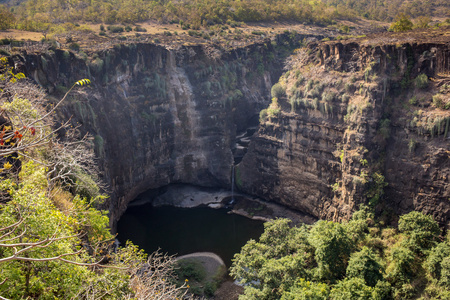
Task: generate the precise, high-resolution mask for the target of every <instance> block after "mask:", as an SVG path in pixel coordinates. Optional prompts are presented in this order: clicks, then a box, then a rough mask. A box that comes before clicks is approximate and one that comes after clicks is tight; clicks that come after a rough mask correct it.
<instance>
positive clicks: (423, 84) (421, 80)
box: [414, 74, 428, 89]
mask: <svg viewBox="0 0 450 300" xmlns="http://www.w3.org/2000/svg"><path fill="white" fill-rule="evenodd" d="M414 83H415V84H416V87H417V88H419V89H425V88H427V87H428V76H427V75H426V74H419V75H418V76H417V77H416V79H415V80H414Z"/></svg>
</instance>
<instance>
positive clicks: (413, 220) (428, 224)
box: [398, 211, 441, 251]
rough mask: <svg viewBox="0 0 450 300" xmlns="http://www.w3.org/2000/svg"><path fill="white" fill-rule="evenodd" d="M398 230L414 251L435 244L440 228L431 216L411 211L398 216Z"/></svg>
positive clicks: (426, 248) (429, 247) (425, 248)
mask: <svg viewBox="0 0 450 300" xmlns="http://www.w3.org/2000/svg"><path fill="white" fill-rule="evenodd" d="M398 230H399V231H400V232H402V233H403V234H404V235H405V236H406V238H407V244H408V245H409V247H411V249H413V250H414V251H424V250H428V249H431V248H432V247H433V246H435V245H436V243H437V240H438V237H439V234H440V233H441V230H440V228H439V225H438V223H437V222H436V221H435V220H434V219H433V217H431V216H427V215H425V214H423V213H421V212H418V211H412V212H410V213H408V214H406V215H403V216H401V217H400V220H399V221H398Z"/></svg>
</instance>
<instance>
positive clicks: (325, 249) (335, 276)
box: [308, 220, 352, 282]
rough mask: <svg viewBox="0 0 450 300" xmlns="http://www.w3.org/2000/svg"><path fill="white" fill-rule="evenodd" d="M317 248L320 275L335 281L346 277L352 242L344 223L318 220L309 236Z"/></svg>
mask: <svg viewBox="0 0 450 300" xmlns="http://www.w3.org/2000/svg"><path fill="white" fill-rule="evenodd" d="M308 241H309V243H310V244H311V245H312V246H313V247H314V248H315V252H314V258H315V260H316V261H317V264H318V267H319V268H318V274H317V275H318V277H319V278H320V279H321V280H329V281H331V282H335V281H337V280H339V279H342V278H344V276H345V269H346V268H347V262H348V259H349V257H350V252H351V249H352V242H351V239H350V238H349V236H348V234H347V232H346V230H345V227H344V226H343V225H342V224H339V223H334V222H329V221H322V220H321V221H318V222H317V223H316V224H315V225H314V226H313V227H312V228H311V232H310V234H309V236H308Z"/></svg>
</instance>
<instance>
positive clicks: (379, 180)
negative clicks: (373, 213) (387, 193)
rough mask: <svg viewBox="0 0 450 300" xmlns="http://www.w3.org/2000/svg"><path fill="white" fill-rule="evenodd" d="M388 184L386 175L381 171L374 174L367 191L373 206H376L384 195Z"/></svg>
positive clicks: (370, 203)
mask: <svg viewBox="0 0 450 300" xmlns="http://www.w3.org/2000/svg"><path fill="white" fill-rule="evenodd" d="M387 185H388V184H387V182H385V181H384V176H383V175H382V174H381V173H380V172H375V173H373V174H372V178H371V180H370V183H369V188H368V190H367V193H366V196H367V198H368V199H369V205H370V206H371V207H375V206H376V205H377V204H378V203H379V202H380V199H381V197H382V196H383V195H384V188H385V187H386V186H387Z"/></svg>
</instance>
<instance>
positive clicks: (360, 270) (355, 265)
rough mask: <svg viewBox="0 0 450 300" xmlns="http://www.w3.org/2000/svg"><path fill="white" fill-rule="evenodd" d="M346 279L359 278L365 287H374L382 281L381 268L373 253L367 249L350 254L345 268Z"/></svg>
mask: <svg viewBox="0 0 450 300" xmlns="http://www.w3.org/2000/svg"><path fill="white" fill-rule="evenodd" d="M347 277H348V278H354V277H358V278H361V279H363V280H364V282H365V284H366V285H368V286H371V287H374V286H375V285H376V284H377V282H378V281H379V280H382V279H383V274H382V267H381V265H380V263H379V259H378V258H377V257H376V256H375V253H374V252H373V251H372V250H371V249H369V248H368V247H363V248H362V249H361V251H359V252H354V253H352V255H351V256H350V261H349V263H348V267H347Z"/></svg>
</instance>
